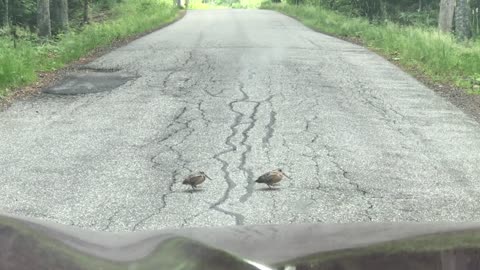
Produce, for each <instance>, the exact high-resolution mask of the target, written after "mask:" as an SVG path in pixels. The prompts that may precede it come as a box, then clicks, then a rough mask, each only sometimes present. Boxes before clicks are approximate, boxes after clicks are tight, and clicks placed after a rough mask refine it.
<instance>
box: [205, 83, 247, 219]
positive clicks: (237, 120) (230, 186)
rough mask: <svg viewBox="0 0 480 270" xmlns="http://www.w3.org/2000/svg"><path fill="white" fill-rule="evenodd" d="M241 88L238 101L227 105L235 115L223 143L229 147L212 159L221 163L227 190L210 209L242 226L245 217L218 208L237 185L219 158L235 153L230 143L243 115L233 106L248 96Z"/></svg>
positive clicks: (235, 148) (224, 161)
mask: <svg viewBox="0 0 480 270" xmlns="http://www.w3.org/2000/svg"><path fill="white" fill-rule="evenodd" d="M243 87H244V86H243V83H240V86H239V89H240V92H241V93H242V97H241V98H240V99H236V100H233V101H231V102H230V103H228V107H229V109H230V111H231V112H233V113H234V114H235V118H234V120H233V123H232V124H231V125H230V135H228V137H227V138H226V139H225V142H224V143H225V144H226V145H227V146H229V148H230V149H227V150H224V151H221V152H219V153H217V154H215V155H214V156H213V158H214V159H216V160H218V161H219V162H220V163H222V167H221V170H222V172H223V175H224V176H225V177H224V178H225V181H226V183H227V189H226V190H225V192H224V193H223V196H222V197H221V198H220V199H219V200H218V201H216V202H215V203H213V204H212V205H210V209H214V210H216V211H219V212H221V213H223V214H226V215H229V216H232V217H234V218H235V223H236V224H237V225H242V224H243V223H244V220H245V217H244V216H243V215H241V214H239V213H235V212H230V211H227V210H225V209H222V208H221V207H220V205H222V204H223V203H224V202H225V201H226V200H227V199H228V197H229V195H230V191H231V190H232V189H233V188H235V187H236V186H237V184H236V183H235V182H234V181H233V180H232V178H231V177H230V172H229V171H228V162H227V161H226V160H225V159H222V158H221V157H222V156H223V155H225V154H227V153H230V152H235V151H237V146H236V145H235V144H234V143H233V142H232V139H233V138H234V137H235V136H236V135H237V134H238V126H239V125H240V123H241V121H242V117H243V114H242V113H240V112H238V111H236V110H235V108H234V104H235V103H237V102H242V101H246V100H247V99H248V96H247V95H246V93H245V92H244V91H243Z"/></svg>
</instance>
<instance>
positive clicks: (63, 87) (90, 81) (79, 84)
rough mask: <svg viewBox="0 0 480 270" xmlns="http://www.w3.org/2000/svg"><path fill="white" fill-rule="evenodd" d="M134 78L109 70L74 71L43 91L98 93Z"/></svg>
mask: <svg viewBox="0 0 480 270" xmlns="http://www.w3.org/2000/svg"><path fill="white" fill-rule="evenodd" d="M134 78H136V77H135V76H132V75H129V74H125V73H120V72H111V71H94V72H92V71H88V72H83V71H82V72H75V73H71V74H68V75H66V76H65V77H64V78H63V80H61V81H60V82H59V83H57V84H56V85H54V86H52V87H49V88H47V89H45V90H43V92H44V93H47V94H55V95H78V94H90V93H98V92H104V91H110V90H113V89H115V88H117V87H120V86H122V85H123V84H125V83H126V82H128V81H130V80H132V79H134Z"/></svg>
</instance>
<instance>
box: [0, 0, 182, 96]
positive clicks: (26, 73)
mask: <svg viewBox="0 0 480 270" xmlns="http://www.w3.org/2000/svg"><path fill="white" fill-rule="evenodd" d="M112 14H113V15H112V18H111V19H110V20H107V21H105V22H103V23H94V24H91V25H87V26H85V27H84V28H82V29H80V30H77V31H70V32H69V33H67V34H65V35H63V36H59V37H58V39H57V40H55V41H50V42H47V43H39V42H38V41H36V40H35V39H33V38H24V39H20V40H19V41H18V42H17V47H16V48H14V47H13V42H12V40H10V39H7V38H5V37H3V38H0V97H1V96H3V95H5V94H7V93H8V92H9V91H10V90H9V89H12V88H15V87H18V86H21V85H25V84H28V83H31V82H33V81H35V80H36V78H37V72H40V71H48V70H54V69H57V68H60V67H62V66H64V65H65V64H67V63H69V62H71V61H73V60H76V59H78V58H80V57H81V56H83V55H86V54H87V53H89V52H90V51H92V50H93V49H95V48H98V47H104V46H108V45H109V44H111V43H112V42H114V41H116V40H119V39H121V38H125V37H128V36H131V35H134V34H136V33H141V32H145V31H148V30H152V29H154V28H157V27H158V26H160V25H162V24H164V23H166V22H169V21H172V20H173V19H174V18H175V17H176V15H177V8H176V7H175V6H174V5H173V1H169V0H124V1H123V2H122V3H121V4H118V5H116V6H115V7H114V8H113V10H112Z"/></svg>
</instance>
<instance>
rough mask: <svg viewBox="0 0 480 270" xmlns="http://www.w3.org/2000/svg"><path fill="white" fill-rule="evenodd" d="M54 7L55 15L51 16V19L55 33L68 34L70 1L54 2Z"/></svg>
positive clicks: (57, 0)
mask: <svg viewBox="0 0 480 270" xmlns="http://www.w3.org/2000/svg"><path fill="white" fill-rule="evenodd" d="M52 7H53V10H52V11H53V13H54V14H51V18H52V23H53V25H52V26H53V28H54V29H55V33H58V32H66V31H67V30H68V1H67V0H53V1H52Z"/></svg>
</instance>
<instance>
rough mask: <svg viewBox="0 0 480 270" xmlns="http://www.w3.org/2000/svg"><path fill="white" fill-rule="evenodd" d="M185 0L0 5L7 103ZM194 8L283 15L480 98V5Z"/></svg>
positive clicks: (286, 2) (0, 90)
mask: <svg viewBox="0 0 480 270" xmlns="http://www.w3.org/2000/svg"><path fill="white" fill-rule="evenodd" d="M177 1H178V2H177ZM177 1H172V0H137V1H135V0H15V1H13V0H0V16H1V19H0V63H1V65H0V97H1V96H2V95H5V94H6V93H8V92H9V91H10V90H11V89H14V88H15V87H18V86H21V85H25V84H28V83H31V82H33V81H35V80H36V78H37V76H38V72H39V71H49V70H55V69H57V68H59V67H62V66H63V65H65V64H66V63H69V62H71V61H72V60H75V59H78V58H79V57H81V56H83V55H85V54H87V53H88V52H90V51H91V50H93V49H95V48H98V47H102V46H108V44H110V43H112V42H114V41H115V40H118V39H121V38H125V37H128V36H131V35H134V34H136V33H141V32H143V31H147V30H150V29H152V28H155V27H158V26H159V25H161V24H162V23H166V22H168V21H171V20H173V19H174V18H175V17H176V16H178V10H179V8H182V5H184V4H185V1H180V0H177ZM186 4H187V5H188V7H189V8H218V7H223V8H225V7H227V8H228V7H233V8H258V7H260V8H266V9H273V10H277V11H280V12H283V13H285V14H288V15H290V16H293V17H296V18H297V19H299V20H300V21H302V22H304V23H305V24H307V25H308V26H310V27H313V28H316V29H318V30H320V31H322V32H325V33H329V34H333V35H337V36H340V37H347V38H353V39H356V40H361V42H362V43H364V44H365V45H366V46H369V47H371V48H373V49H375V50H377V51H378V52H380V53H382V54H386V55H387V57H390V58H392V59H395V61H397V62H398V63H399V64H402V65H404V66H406V67H407V68H414V69H415V70H417V71H419V72H421V73H422V74H426V75H427V76H428V77H430V78H432V80H434V81H437V80H439V81H442V82H443V83H447V82H448V83H453V84H454V85H456V86H458V87H461V88H464V89H467V91H470V92H472V93H473V92H475V93H477V92H479V91H480V90H479V89H478V88H479V86H478V82H479V81H480V72H479V70H480V12H479V10H480V0H189V1H187V2H186ZM440 33H442V34H440ZM45 58H47V59H49V61H44V60H45Z"/></svg>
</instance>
